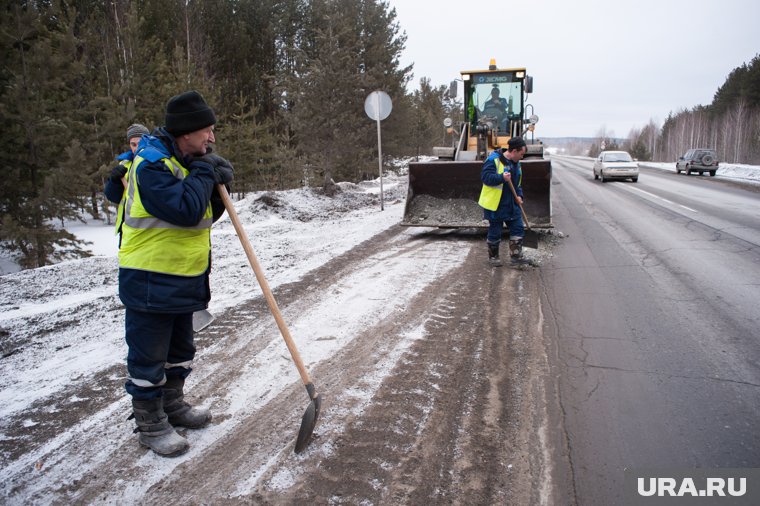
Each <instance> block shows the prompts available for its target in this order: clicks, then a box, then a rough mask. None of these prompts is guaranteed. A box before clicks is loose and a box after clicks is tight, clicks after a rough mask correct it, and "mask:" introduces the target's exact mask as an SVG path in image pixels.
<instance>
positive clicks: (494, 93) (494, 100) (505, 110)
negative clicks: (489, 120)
mask: <svg viewBox="0 0 760 506" xmlns="http://www.w3.org/2000/svg"><path fill="white" fill-rule="evenodd" d="M499 95H501V90H499V88H497V87H496V86H494V87H493V88H491V97H490V98H489V99H488V100H486V102H485V104H483V115H485V116H494V117H496V124H497V125H498V126H499V130H501V131H502V132H505V131H507V128H506V126H507V124H506V122H507V119H508V118H509V113H510V111H509V104H508V102H507V99H505V98H501V97H500V96H499Z"/></svg>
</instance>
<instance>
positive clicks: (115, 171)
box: [104, 123, 150, 234]
mask: <svg viewBox="0 0 760 506" xmlns="http://www.w3.org/2000/svg"><path fill="white" fill-rule="evenodd" d="M148 134H150V131H149V130H148V128H147V127H146V126H145V125H142V124H140V123H133V124H131V125H129V128H127V142H128V143H129V150H127V151H125V152H123V153H122V154H120V155H119V156H117V157H116V165H115V166H114V167H113V168H112V169H111V174H110V176H109V177H108V182H107V183H106V189H107V190H110V191H105V192H104V193H105V195H106V197H107V198H108V200H110V201H111V202H113V203H114V204H119V207H118V210H117V212H116V233H117V234H119V233H120V232H121V223H122V219H123V217H124V202H123V200H124V182H126V180H127V179H126V178H127V175H128V174H129V168H130V167H131V166H132V160H134V158H135V153H136V152H137V147H138V145H139V143H140V139H142V137H143V135H148Z"/></svg>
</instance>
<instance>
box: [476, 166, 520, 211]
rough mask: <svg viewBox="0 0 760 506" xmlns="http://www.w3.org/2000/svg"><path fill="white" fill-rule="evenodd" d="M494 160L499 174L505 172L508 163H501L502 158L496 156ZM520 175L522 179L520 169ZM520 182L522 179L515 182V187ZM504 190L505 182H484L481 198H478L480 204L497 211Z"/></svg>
mask: <svg viewBox="0 0 760 506" xmlns="http://www.w3.org/2000/svg"><path fill="white" fill-rule="evenodd" d="M493 162H494V165H496V173H497V174H499V175H502V174H504V171H505V170H506V165H504V164H503V163H501V160H500V159H499V158H494V160H493ZM518 167H519V165H518ZM518 177H519V178H520V179H522V174H520V173H519V171H518ZM520 183H521V181H519V180H518V181H517V183H516V184H515V188H517V187H518V186H520ZM503 190H504V183H502V184H500V185H498V186H488V185H487V184H483V188H482V189H481V190H480V198H479V199H478V204H480V207H482V208H484V209H488V210H489V211H496V209H497V208H498V207H499V202H500V201H501V192H502V191H503Z"/></svg>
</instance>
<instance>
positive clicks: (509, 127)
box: [460, 65, 532, 159]
mask: <svg viewBox="0 0 760 506" xmlns="http://www.w3.org/2000/svg"><path fill="white" fill-rule="evenodd" d="M492 67H493V68H492V69H490V70H474V71H464V72H462V81H463V82H464V100H465V104H464V106H465V108H464V110H465V126H466V128H467V130H468V132H467V145H466V146H461V147H460V148H464V149H465V150H466V151H477V152H478V156H477V158H478V159H481V158H482V154H483V152H486V151H488V150H489V149H491V148H493V147H494V146H495V145H501V144H502V143H504V144H505V143H506V141H507V140H508V139H509V138H510V137H515V136H518V135H522V134H523V116H524V114H523V112H524V108H525V102H524V101H525V93H526V92H528V91H530V87H531V86H530V85H531V84H532V83H531V82H530V77H526V72H525V69H524V68H517V69H496V68H495V65H493V66H492ZM526 81H527V83H526ZM526 84H528V89H526Z"/></svg>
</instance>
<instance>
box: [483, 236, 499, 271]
mask: <svg viewBox="0 0 760 506" xmlns="http://www.w3.org/2000/svg"><path fill="white" fill-rule="evenodd" d="M486 244H488V263H489V264H491V266H492V267H500V266H501V260H499V243H498V242H497V243H496V244H491V243H490V242H489V243H486Z"/></svg>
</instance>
